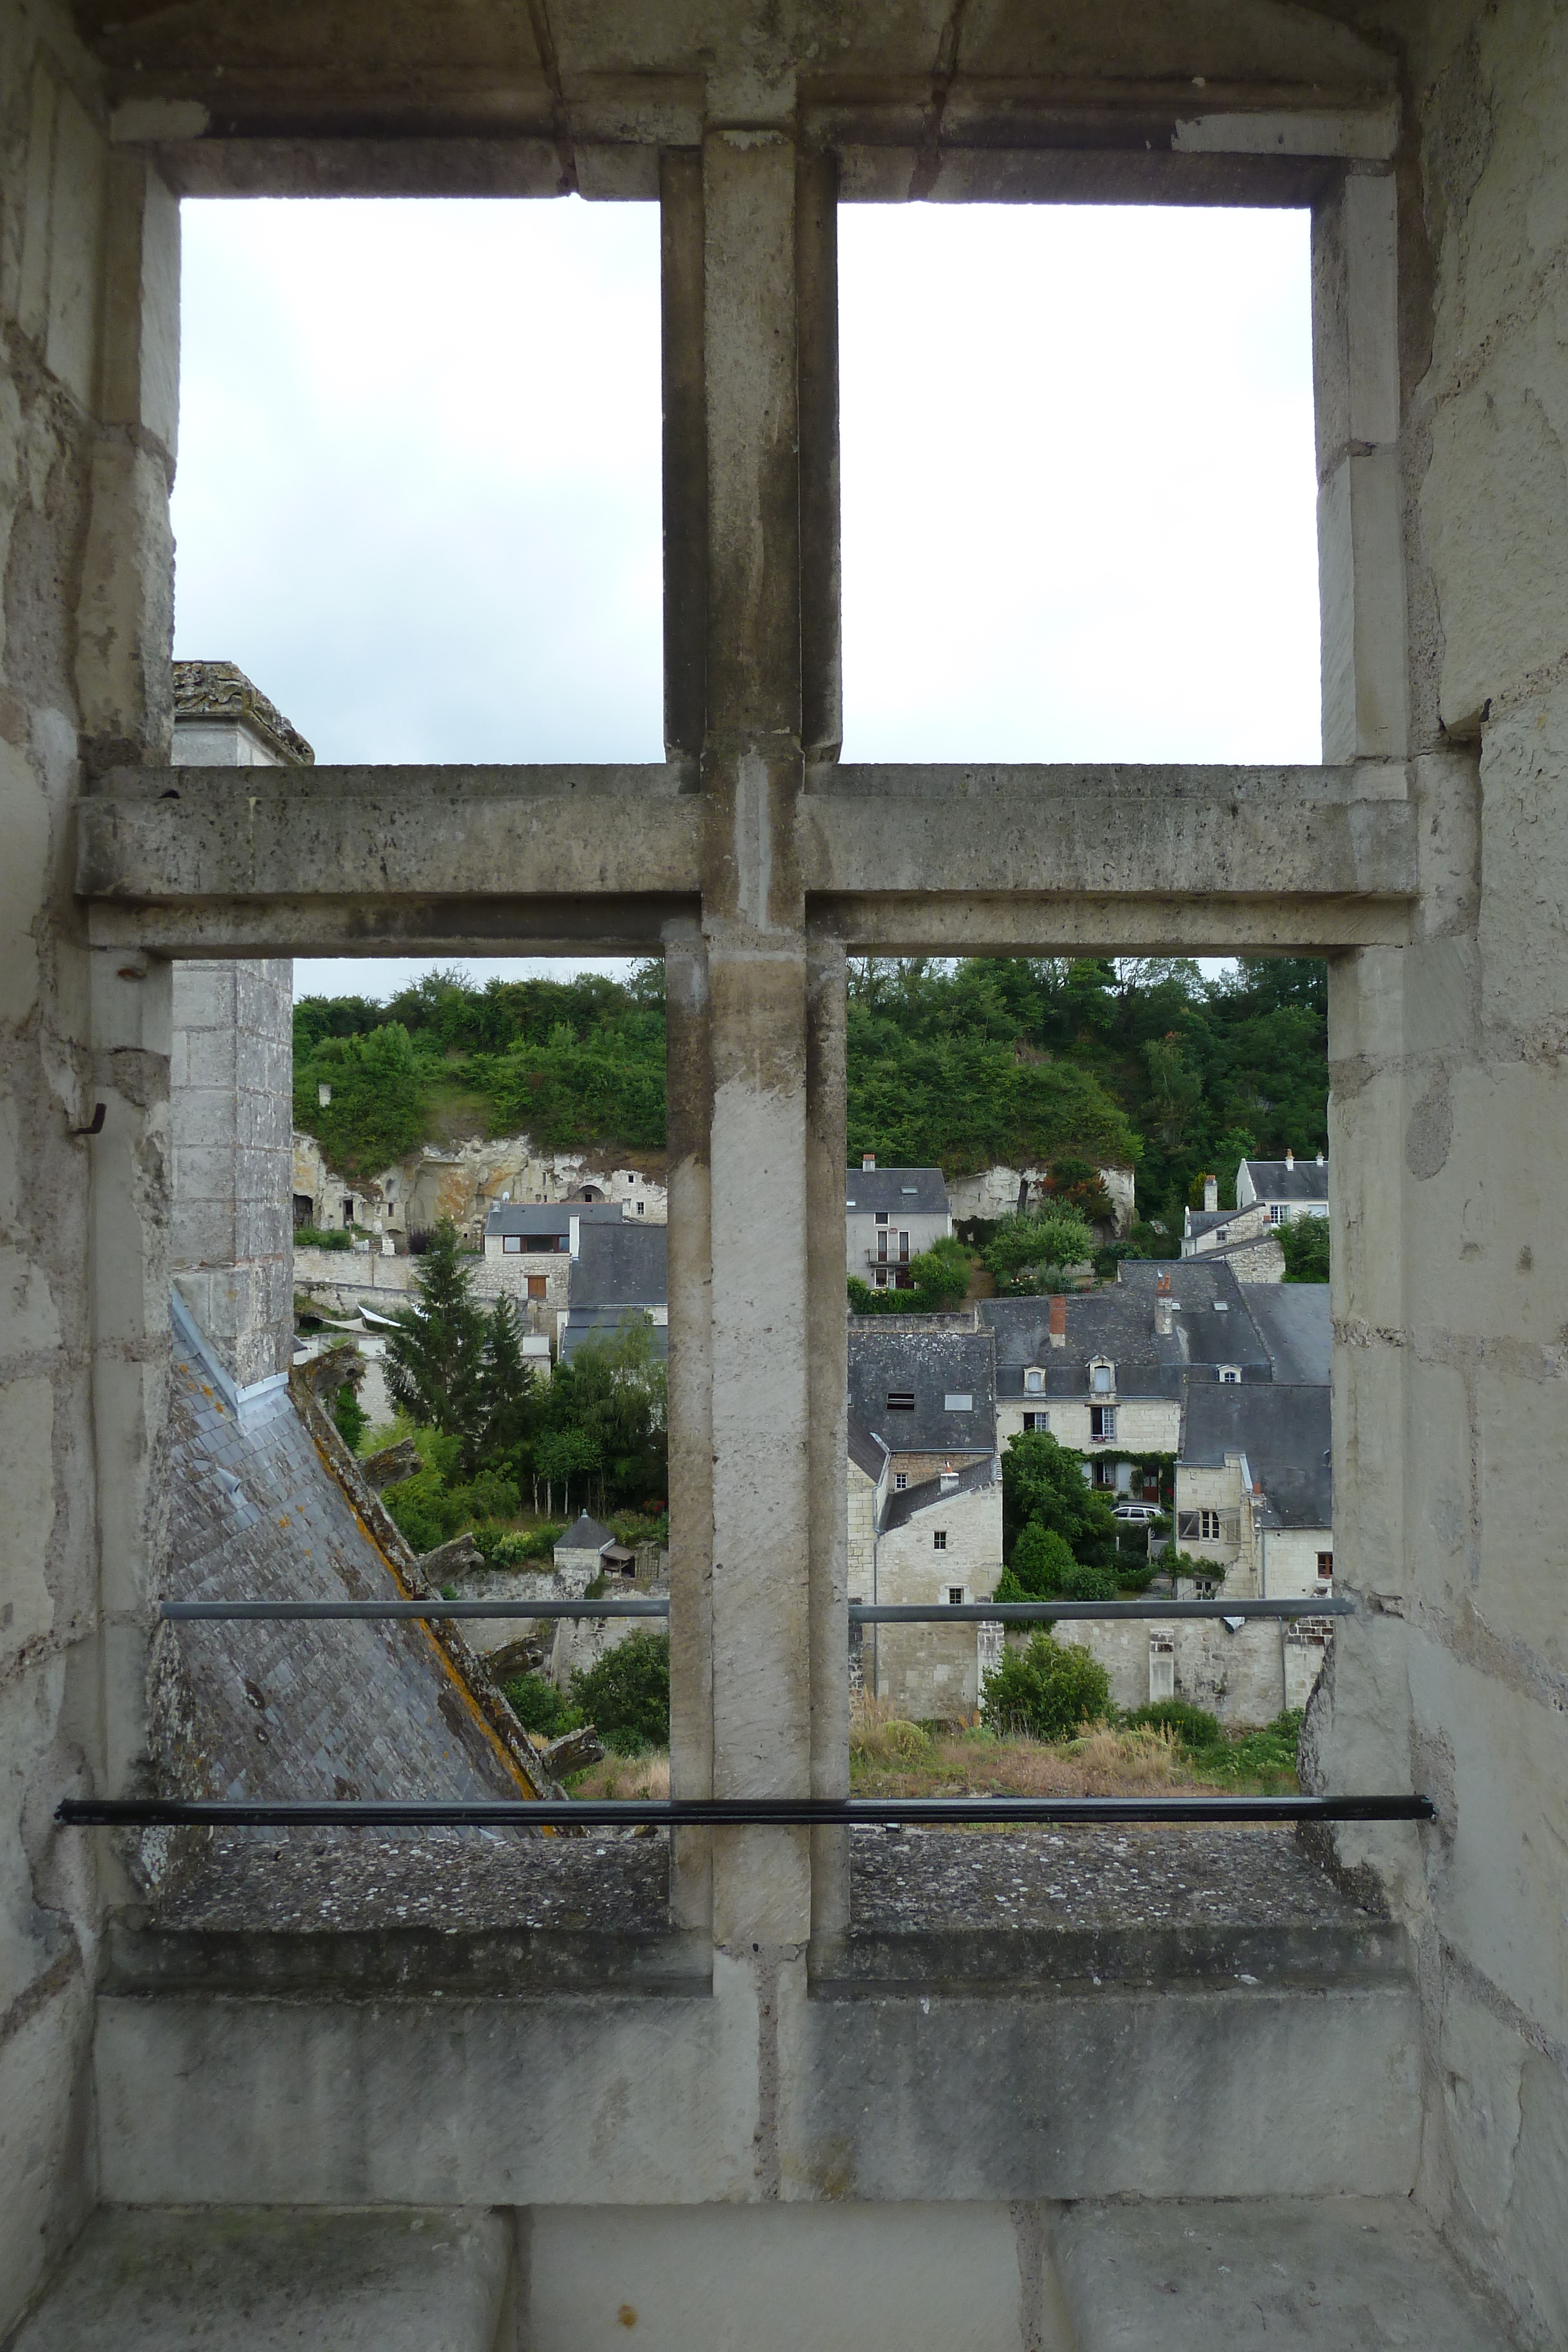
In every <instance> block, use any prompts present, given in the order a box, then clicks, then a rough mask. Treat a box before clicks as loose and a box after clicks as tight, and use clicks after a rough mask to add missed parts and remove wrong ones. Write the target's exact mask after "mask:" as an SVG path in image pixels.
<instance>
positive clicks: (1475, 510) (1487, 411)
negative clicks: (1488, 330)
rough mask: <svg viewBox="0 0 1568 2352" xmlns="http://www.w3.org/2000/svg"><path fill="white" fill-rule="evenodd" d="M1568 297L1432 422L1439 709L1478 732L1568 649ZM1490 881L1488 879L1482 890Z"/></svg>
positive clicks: (1494, 357)
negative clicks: (1565, 358)
mask: <svg viewBox="0 0 1568 2352" xmlns="http://www.w3.org/2000/svg"><path fill="white" fill-rule="evenodd" d="M1564 341H1568V293H1565V292H1563V291H1558V292H1557V293H1555V294H1554V295H1553V296H1552V297H1550V298H1548V299H1546V300H1545V301H1544V302H1543V303H1542V307H1541V309H1540V310H1539V312H1538V313H1537V314H1536V315H1535V317H1534V318H1533V319H1532V320H1531V322H1530V324H1529V325H1528V327H1525V328H1523V329H1522V330H1521V331H1520V332H1519V333H1517V334H1516V335H1515V336H1513V337H1512V338H1511V340H1510V341H1507V342H1506V343H1504V344H1502V345H1501V346H1500V348H1498V349H1496V350H1494V351H1493V352H1490V355H1489V356H1488V358H1487V359H1486V361H1485V362H1484V363H1483V364H1482V365H1481V366H1480V367H1479V369H1478V370H1477V371H1476V373H1475V374H1474V376H1473V377H1471V378H1469V380H1468V381H1467V382H1466V383H1465V384H1464V387H1463V389H1462V390H1460V391H1458V392H1456V393H1455V394H1453V395H1452V396H1451V397H1450V398H1449V399H1448V400H1447V401H1445V402H1444V404H1442V406H1441V407H1439V409H1438V410H1437V415H1436V416H1435V418H1434V419H1433V425H1432V462H1431V465H1430V467H1429V468H1428V471H1427V478H1426V481H1425V483H1424V484H1423V486H1422V490H1421V525H1422V530H1423V534H1424V537H1425V540H1426V544H1427V551H1428V553H1429V556H1430V560H1431V565H1432V576H1433V581H1434V583H1435V586H1436V591H1437V606H1438V612H1439V615H1440V618H1441V621H1442V628H1443V661H1442V671H1441V677H1440V683H1439V689H1438V692H1439V707H1440V709H1441V712H1442V719H1443V724H1444V725H1445V727H1447V728H1448V730H1450V731H1451V732H1456V731H1457V732H1471V731H1473V730H1475V729H1476V728H1477V727H1479V724H1480V720H1481V716H1482V713H1483V711H1484V710H1485V709H1486V706H1487V705H1488V704H1489V703H1493V702H1498V701H1500V700H1501V698H1503V697H1504V696H1507V695H1512V694H1516V693H1518V691H1519V690H1520V687H1521V681H1522V680H1524V679H1525V678H1526V677H1528V676H1529V675H1530V674H1531V672H1532V671H1537V670H1543V669H1546V668H1548V667H1551V666H1552V664H1554V663H1556V662H1558V661H1560V660H1561V659H1562V657H1563V652H1564V650H1568V581H1565V580H1564V578H1563V567H1562V564H1561V563H1560V562H1559V561H1558V551H1559V550H1560V549H1561V547H1562V545H1563V538H1564V535H1565V534H1568V383H1564V380H1563V364H1562V352H1563V343H1564ZM1489 882H1490V874H1489Z"/></svg>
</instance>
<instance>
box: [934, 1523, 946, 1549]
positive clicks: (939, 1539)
mask: <svg viewBox="0 0 1568 2352" xmlns="http://www.w3.org/2000/svg"><path fill="white" fill-rule="evenodd" d="M931 1549H932V1550H933V1551H946V1549H947V1530H946V1528H936V1531H935V1533H934V1534H933V1536H932V1538H931Z"/></svg>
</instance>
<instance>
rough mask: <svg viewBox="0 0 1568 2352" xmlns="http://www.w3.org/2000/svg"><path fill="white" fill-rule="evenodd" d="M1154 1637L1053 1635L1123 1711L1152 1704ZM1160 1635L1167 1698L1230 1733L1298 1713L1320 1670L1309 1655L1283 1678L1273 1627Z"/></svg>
mask: <svg viewBox="0 0 1568 2352" xmlns="http://www.w3.org/2000/svg"><path fill="white" fill-rule="evenodd" d="M1157 1630H1162V1629H1156V1628H1154V1627H1151V1626H1149V1625H1146V1624H1128V1623H1114V1622H1113V1623H1110V1624H1096V1623H1094V1622H1092V1620H1089V1619H1082V1620H1070V1621H1069V1622H1066V1623H1064V1624H1060V1625H1058V1626H1056V1627H1055V1628H1054V1631H1055V1633H1056V1635H1057V1638H1058V1640H1059V1641H1062V1642H1075V1643H1078V1644H1079V1646H1080V1647H1081V1648H1082V1649H1085V1650H1088V1651H1089V1652H1090V1653H1091V1654H1092V1655H1093V1656H1094V1657H1096V1658H1098V1659H1099V1661H1100V1663H1101V1664H1102V1665H1103V1667H1104V1668H1105V1671H1106V1673H1107V1674H1108V1675H1110V1677H1111V1697H1112V1701H1113V1704H1114V1705H1115V1706H1125V1707H1132V1706H1145V1704H1146V1703H1147V1701H1148V1699H1149V1698H1150V1697H1151V1696H1153V1694H1152V1692H1151V1690H1150V1685H1149V1652H1150V1643H1151V1637H1152V1635H1153V1634H1154V1633H1155V1632H1156V1631H1157ZM1163 1631H1164V1632H1166V1633H1169V1635H1170V1636H1171V1640H1172V1643H1173V1653H1172V1656H1173V1664H1174V1667H1175V1677H1174V1679H1175V1693H1174V1695H1175V1696H1176V1697H1177V1698H1181V1699H1186V1700H1187V1701H1188V1703H1189V1704H1190V1705H1191V1706H1202V1707H1207V1709H1208V1712H1209V1713H1210V1714H1211V1715H1217V1716H1218V1717H1219V1720H1220V1722H1221V1723H1223V1724H1225V1725H1226V1726H1227V1727H1228V1728H1230V1729H1233V1730H1235V1729H1240V1728H1242V1727H1245V1726H1249V1725H1257V1724H1262V1723H1271V1722H1272V1721H1273V1719H1274V1717H1275V1716H1277V1715H1278V1714H1279V1713H1280V1711H1281V1708H1282V1707H1286V1706H1305V1705H1306V1702H1307V1696H1308V1694H1309V1693H1310V1691H1311V1689H1312V1684H1313V1683H1314V1682H1315V1681H1316V1679H1317V1676H1318V1675H1319V1674H1320V1673H1321V1671H1322V1660H1323V1653H1322V1649H1321V1648H1318V1647H1314V1648H1313V1649H1312V1652H1311V1654H1310V1655H1303V1656H1301V1657H1299V1658H1296V1659H1294V1660H1293V1661H1291V1667H1290V1671H1289V1673H1287V1663H1286V1637H1285V1635H1284V1633H1282V1632H1281V1627H1280V1626H1279V1625H1277V1624H1264V1623H1260V1622H1251V1623H1249V1624H1245V1625H1243V1626H1241V1627H1240V1628H1239V1631H1237V1632H1236V1633H1232V1632H1231V1631H1230V1629H1229V1627H1228V1625H1226V1623H1225V1622H1224V1621H1223V1620H1222V1619H1219V1620H1215V1621H1212V1622H1211V1621H1210V1620H1208V1619H1207V1618H1199V1619H1192V1620H1186V1621H1181V1620H1178V1621H1175V1622H1172V1623H1170V1624H1168V1625H1167V1626H1166V1627H1165V1628H1164V1629H1163ZM1008 1638H1009V1641H1011V1642H1014V1643H1016V1642H1017V1641H1018V1636H1017V1635H1013V1634H1009V1637H1008ZM1292 1693H1294V1694H1295V1695H1294V1696H1292V1695H1291V1694H1292Z"/></svg>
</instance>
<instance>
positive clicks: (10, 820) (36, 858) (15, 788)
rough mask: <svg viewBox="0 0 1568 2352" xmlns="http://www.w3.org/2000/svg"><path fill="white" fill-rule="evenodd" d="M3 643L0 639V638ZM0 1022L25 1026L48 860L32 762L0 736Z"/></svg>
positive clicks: (41, 796)
mask: <svg viewBox="0 0 1568 2352" xmlns="http://www.w3.org/2000/svg"><path fill="white" fill-rule="evenodd" d="M0 642H3V639H0ZM0 831H3V834H4V838H5V856H4V857H3V858H0V938H3V939H4V940H5V942H6V951H5V961H4V963H3V964H0V1021H7V1022H17V1023H20V1022H22V1021H25V1020H26V1017H27V1014H28V1013H29V1012H30V1011H31V1010H32V1007H33V1003H34V1001H35V999H36V997H37V987H38V951H37V943H36V941H35V940H34V937H33V925H34V921H35V919H36V917H37V909H38V907H39V903H40V901H41V900H42V898H43V895H44V886H45V878H46V876H47V867H48V856H49V831H50V828H49V807H48V802H47V797H46V795H45V793H44V792H43V789H42V787H41V786H40V783H39V781H38V778H37V773H36V772H35V770H34V767H33V763H32V761H30V760H29V759H28V758H27V756H26V752H25V751H22V750H20V749H19V748H18V747H17V746H16V745H15V744H12V743H9V742H7V741H5V739H4V738H3V737H0Z"/></svg>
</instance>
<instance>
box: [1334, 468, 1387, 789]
mask: <svg viewBox="0 0 1568 2352" xmlns="http://www.w3.org/2000/svg"><path fill="white" fill-rule="evenodd" d="M1403 522H1404V507H1403V492H1402V488H1401V483H1400V478H1399V465H1398V456H1397V452H1396V450H1395V449H1393V448H1380V449H1371V450H1366V451H1364V452H1363V451H1357V452H1354V453H1352V454H1351V455H1348V456H1346V457H1343V458H1342V459H1341V460H1340V462H1339V464H1338V466H1337V467H1335V468H1334V470H1333V473H1332V474H1331V475H1330V476H1329V477H1328V478H1327V480H1326V481H1325V482H1324V483H1323V485H1322V488H1321V490H1320V491H1319V493H1318V580H1319V600H1320V605H1321V612H1322V709H1323V758H1324V759H1325V760H1326V761H1329V762H1331V764H1332V763H1333V762H1334V761H1348V760H1356V759H1375V760H1396V759H1399V758H1401V757H1402V756H1403V755H1404V752H1405V751H1406V737H1407V734H1408V730H1409V710H1408V696H1407V684H1406V644H1405V547H1404V530H1403Z"/></svg>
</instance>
